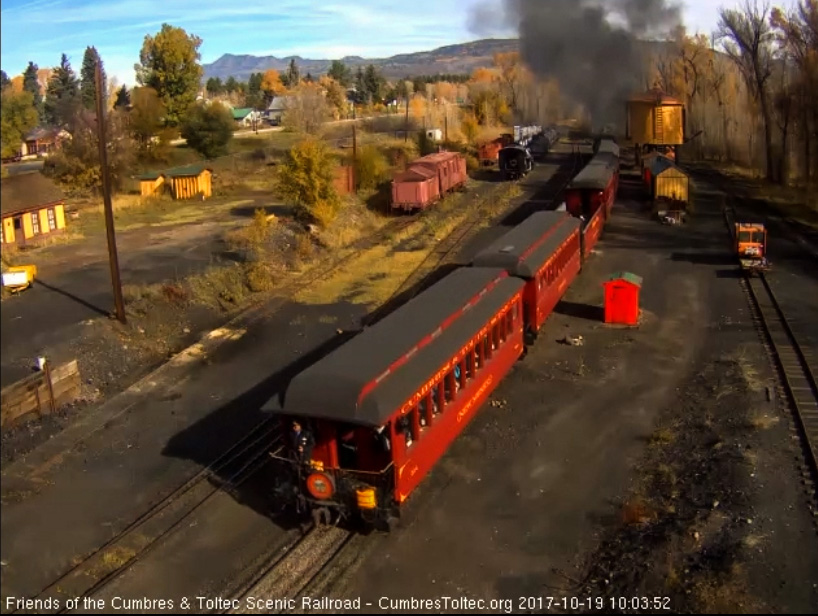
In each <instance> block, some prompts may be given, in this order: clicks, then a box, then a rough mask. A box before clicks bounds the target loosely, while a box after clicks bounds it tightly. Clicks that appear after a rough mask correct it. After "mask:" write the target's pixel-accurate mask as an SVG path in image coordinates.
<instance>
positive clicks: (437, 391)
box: [432, 382, 443, 415]
mask: <svg viewBox="0 0 818 616" xmlns="http://www.w3.org/2000/svg"><path fill="white" fill-rule="evenodd" d="M442 408H443V383H442V382H440V383H437V384H436V385H435V387H434V389H433V390H432V413H434V414H435V415H437V414H439V413H440V411H441V409H442Z"/></svg>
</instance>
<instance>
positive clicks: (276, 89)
mask: <svg viewBox="0 0 818 616" xmlns="http://www.w3.org/2000/svg"><path fill="white" fill-rule="evenodd" d="M261 89H262V91H263V92H264V93H265V94H266V95H267V96H270V97H272V96H278V95H280V94H283V93H284V92H286V90H287V88H285V87H284V84H283V83H281V75H280V74H279V73H278V71H277V70H275V69H272V68H271V69H269V70H266V71H264V75H263V76H262V77H261Z"/></svg>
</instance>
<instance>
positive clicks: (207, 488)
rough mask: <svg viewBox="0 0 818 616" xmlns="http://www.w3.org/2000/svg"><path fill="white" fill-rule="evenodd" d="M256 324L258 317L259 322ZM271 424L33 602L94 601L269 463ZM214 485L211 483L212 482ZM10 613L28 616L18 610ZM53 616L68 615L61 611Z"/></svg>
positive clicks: (296, 285)
mask: <svg viewBox="0 0 818 616" xmlns="http://www.w3.org/2000/svg"><path fill="white" fill-rule="evenodd" d="M417 221H418V217H417V216H411V217H409V216H403V217H400V218H395V219H394V220H392V221H390V222H388V223H387V224H386V225H384V226H383V227H382V228H381V229H379V230H378V231H376V232H375V233H373V234H371V235H369V236H367V237H365V238H362V239H360V240H359V241H358V242H356V243H354V244H353V246H352V247H351V248H350V249H349V250H348V251H347V252H346V253H344V254H343V255H342V256H340V257H338V256H330V257H328V258H326V259H324V260H322V261H321V262H319V263H318V264H317V266H315V267H313V268H311V269H310V270H309V271H308V272H307V273H305V274H304V275H302V276H299V277H298V278H296V279H295V280H293V281H292V282H290V283H288V284H287V285H285V286H284V287H282V288H281V289H280V290H279V291H278V294H277V295H279V296H280V297H276V298H274V299H273V300H272V302H271V304H270V305H268V306H265V310H264V311H263V313H262V314H267V313H268V312H269V311H271V310H275V309H276V308H277V307H279V306H280V305H282V304H283V303H284V302H286V301H289V297H287V296H288V295H291V294H292V293H294V292H297V291H298V290H301V289H303V288H307V287H308V286H310V285H312V284H313V283H315V282H317V281H319V280H321V279H323V278H324V277H325V276H326V275H327V274H328V273H331V272H333V271H336V270H338V269H340V268H341V267H343V266H344V265H345V264H346V263H348V262H349V261H351V260H353V259H354V258H356V257H357V256H359V255H360V254H361V253H362V252H364V251H366V250H368V249H370V248H371V247H373V246H375V245H377V244H378V243H379V242H381V241H383V239H384V238H385V237H387V236H388V235H390V234H393V233H397V232H399V231H401V230H403V229H405V228H408V227H409V226H411V225H412V224H415V223H416V222H417ZM256 318H258V315H257V316H256ZM275 433H276V427H275V423H274V420H273V418H270V419H267V420H264V421H263V422H262V423H260V424H259V425H257V426H255V427H254V428H253V429H252V430H251V431H250V432H248V433H247V434H246V435H245V436H243V437H242V438H241V439H240V440H239V441H238V442H237V443H236V444H234V445H233V446H232V447H231V448H230V449H228V450H227V451H226V452H225V453H224V454H222V455H221V456H220V457H219V458H217V459H216V460H214V461H213V462H212V463H211V464H210V465H208V466H207V467H206V468H203V469H202V470H200V471H199V472H198V473H196V474H195V475H194V476H193V477H191V478H189V479H187V480H186V481H185V482H184V483H183V484H182V485H180V486H179V487H177V488H175V489H174V490H173V491H172V492H171V493H170V494H169V495H167V496H166V497H165V498H163V499H162V500H160V501H158V502H157V503H155V504H154V505H152V506H151V507H150V508H149V509H148V510H147V511H145V512H143V513H142V514H141V515H139V517H137V518H136V519H135V520H134V521H133V522H131V523H130V524H128V526H126V527H125V528H124V529H122V530H121V531H120V532H119V533H117V535H116V536H114V537H113V538H111V539H109V540H108V541H106V542H105V543H104V544H103V545H101V546H100V547H98V548H97V549H95V550H94V551H93V552H91V553H90V554H88V555H86V556H84V557H83V558H82V559H81V560H80V561H78V562H76V563H75V564H74V565H73V566H72V567H71V568H70V569H68V570H67V571H65V572H64V573H62V574H61V575H60V576H59V577H58V578H56V579H55V580H53V581H52V582H51V583H49V584H48V586H46V587H45V588H43V589H42V590H41V591H40V592H38V593H37V594H36V595H35V596H34V597H32V598H38V599H46V598H48V597H54V598H58V599H61V601H60V603H61V604H62V605H64V604H65V599H73V598H76V597H82V596H85V597H91V596H93V595H95V594H96V593H98V592H99V591H101V590H102V589H103V588H104V587H105V586H107V585H108V584H110V583H111V582H113V581H114V580H115V579H117V578H118V577H119V576H121V575H122V574H123V573H124V572H125V571H127V570H128V569H129V568H130V567H131V566H133V565H134V564H136V562H138V561H139V560H140V559H141V558H143V557H144V556H146V555H147V554H148V553H149V552H150V551H152V550H153V549H154V548H155V547H157V546H158V545H159V544H160V543H161V542H162V540H164V539H165V538H167V537H168V536H169V535H170V534H171V533H172V532H174V530H176V529H178V528H179V527H180V526H181V525H182V523H183V522H184V521H185V520H186V519H188V518H189V517H190V516H191V515H192V514H193V513H194V512H196V511H198V510H199V508H200V507H202V506H203V505H204V504H205V503H207V502H209V501H210V500H211V499H212V498H213V497H214V496H215V495H216V494H218V493H219V492H222V491H224V490H226V489H232V488H237V487H239V486H240V485H241V484H242V483H244V482H245V481H247V480H248V479H249V478H250V477H251V476H252V475H253V474H254V473H255V472H256V471H258V470H260V469H261V468H262V467H263V466H264V465H265V464H266V463H267V461H268V457H267V452H268V451H269V450H270V448H271V447H273V446H274V445H275V438H274V436H275ZM211 480H212V481H211ZM10 613H20V614H22V613H26V612H25V611H23V610H15V611H13V612H10ZM54 613H58V614H59V613H65V610H64V609H63V610H58V611H56V612H54Z"/></svg>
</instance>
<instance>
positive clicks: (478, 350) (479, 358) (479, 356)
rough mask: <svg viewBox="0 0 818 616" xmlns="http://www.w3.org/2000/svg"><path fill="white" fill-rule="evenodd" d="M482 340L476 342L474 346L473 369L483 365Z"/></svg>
mask: <svg viewBox="0 0 818 616" xmlns="http://www.w3.org/2000/svg"><path fill="white" fill-rule="evenodd" d="M484 361H485V360H484V359H483V341H482V340H481V341H480V342H478V343H477V345H476V346H475V347H474V367H475V371H476V370H479V369H480V368H482V367H483V362H484Z"/></svg>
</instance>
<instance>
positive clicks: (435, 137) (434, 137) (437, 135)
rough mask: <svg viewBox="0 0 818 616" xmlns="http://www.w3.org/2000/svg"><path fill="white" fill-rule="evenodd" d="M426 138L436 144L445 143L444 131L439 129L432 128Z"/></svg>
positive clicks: (427, 132)
mask: <svg viewBox="0 0 818 616" xmlns="http://www.w3.org/2000/svg"><path fill="white" fill-rule="evenodd" d="M426 138H427V139H429V140H430V141H434V142H435V143H437V142H438V141H443V131H442V130H440V129H439V128H430V129H428V130H427V131H426Z"/></svg>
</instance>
